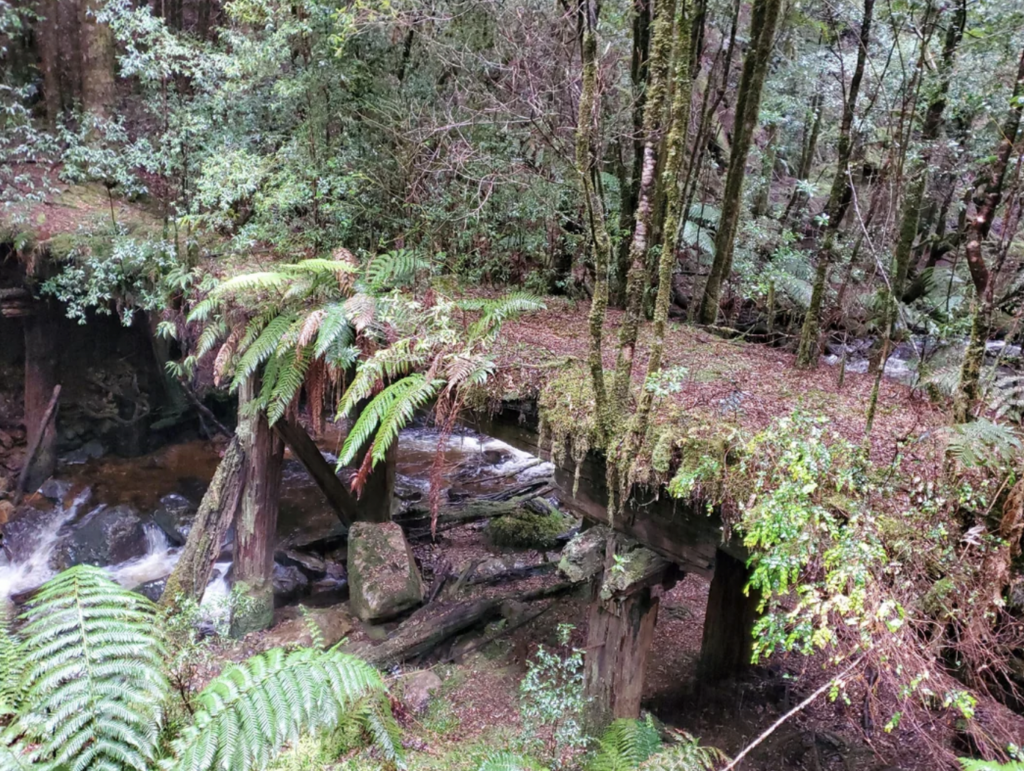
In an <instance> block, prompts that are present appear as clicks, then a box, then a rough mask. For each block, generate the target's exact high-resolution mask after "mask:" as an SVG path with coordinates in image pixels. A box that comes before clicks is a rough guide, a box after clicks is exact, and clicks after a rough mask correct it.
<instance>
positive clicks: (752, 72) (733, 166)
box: [698, 0, 782, 324]
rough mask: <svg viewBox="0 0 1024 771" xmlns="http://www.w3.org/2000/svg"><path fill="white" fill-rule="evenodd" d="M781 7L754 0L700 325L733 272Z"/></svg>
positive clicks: (776, 1) (708, 319) (713, 313)
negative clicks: (751, 154)
mask: <svg viewBox="0 0 1024 771" xmlns="http://www.w3.org/2000/svg"><path fill="white" fill-rule="evenodd" d="M781 7H782V0H755V2H754V8H753V12H752V14H751V19H750V29H751V47H750V50H749V51H748V52H747V55H746V57H745V58H744V60H743V74H742V75H741V77H740V87H739V93H738V94H737V97H736V124H735V127H734V129H733V141H732V150H731V152H730V153H729V170H728V172H727V173H726V177H725V193H724V194H723V197H722V216H721V217H720V219H719V222H718V231H717V232H716V233H715V259H714V262H713V263H712V265H711V271H710V272H709V273H708V280H707V282H706V283H705V285H704V294H703V296H702V297H701V301H700V311H699V313H698V320H699V321H700V323H702V324H714V323H715V321H716V320H717V318H718V303H719V298H720V297H721V294H722V284H723V283H725V280H726V278H728V276H729V273H731V272H732V256H733V246H734V242H735V240H736V229H737V227H738V225H739V218H740V207H741V205H742V199H743V177H744V175H745V174H746V165H747V154H748V153H749V152H750V144H751V141H752V140H753V136H754V129H755V128H756V127H757V118H758V115H759V113H760V112H761V92H762V90H763V88H764V81H765V78H766V77H767V75H768V61H769V59H770V58H771V52H772V48H773V46H774V44H775V28H776V26H777V25H778V20H779V11H780V9H781Z"/></svg>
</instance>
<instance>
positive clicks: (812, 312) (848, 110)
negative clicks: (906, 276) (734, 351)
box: [796, 0, 875, 369]
mask: <svg viewBox="0 0 1024 771" xmlns="http://www.w3.org/2000/svg"><path fill="white" fill-rule="evenodd" d="M874 7H875V0H864V15H863V17H862V19H861V23H860V37H859V39H858V45H857V64H856V65H855V66H854V68H853V76H852V77H851V78H850V89H849V91H848V92H847V96H846V103H845V104H844V105H843V120H842V123H841V124H840V127H839V152H838V155H839V157H838V160H837V163H836V175H835V177H834V178H833V180H832V190H831V191H830V193H829V197H828V205H827V206H826V208H825V214H826V216H827V218H828V219H827V222H826V223H825V233H824V236H823V242H822V247H821V249H820V250H819V251H818V267H817V270H816V272H815V275H814V287H813V289H812V290H811V302H810V305H808V307H807V314H806V315H805V316H804V324H803V328H802V329H801V330H800V347H799V348H798V349H797V354H796V366H797V367H801V368H804V369H808V368H811V367H816V366H818V358H819V356H818V343H819V341H818V332H819V325H820V317H821V303H822V299H823V298H824V296H825V285H826V283H827V281H828V270H829V267H830V266H831V264H832V259H833V251H834V250H835V239H836V234H837V233H838V232H839V224H840V223H841V222H842V221H843V217H844V216H845V215H846V210H847V208H849V205H850V200H851V198H852V196H853V188H852V181H851V180H850V173H849V172H850V155H851V153H852V152H853V118H854V115H855V114H856V110H857V96H858V95H859V93H860V84H861V80H862V79H863V77H864V65H865V63H866V62H867V58H868V42H869V41H870V40H871V19H872V15H873V13H874Z"/></svg>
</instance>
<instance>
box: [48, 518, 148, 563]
mask: <svg viewBox="0 0 1024 771" xmlns="http://www.w3.org/2000/svg"><path fill="white" fill-rule="evenodd" d="M148 548H149V539H148V538H146V529H145V527H144V526H143V524H142V520H141V519H140V518H139V515H138V512H136V511H135V510H134V509H133V508H132V507H131V506H114V507H113V508H101V509H98V510H96V511H94V512H92V513H91V514H90V515H89V516H87V517H86V518H85V519H83V520H81V522H79V523H78V524H76V525H75V526H74V528H73V529H72V530H71V532H69V533H68V534H67V535H65V536H63V537H62V538H61V540H60V543H59V544H58V546H57V548H56V549H55V550H54V555H53V558H52V560H51V564H52V566H53V567H54V568H55V569H56V570H66V569H67V568H70V567H72V566H74V565H82V564H85V565H96V566H98V567H106V566H107V565H120V564H121V563H122V562H127V561H128V560H132V559H136V558H138V557H141V556H143V555H144V554H145V553H146V551H147V550H148Z"/></svg>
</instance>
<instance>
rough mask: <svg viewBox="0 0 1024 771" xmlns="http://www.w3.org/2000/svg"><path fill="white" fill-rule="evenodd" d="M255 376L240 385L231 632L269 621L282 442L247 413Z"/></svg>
mask: <svg viewBox="0 0 1024 771" xmlns="http://www.w3.org/2000/svg"><path fill="white" fill-rule="evenodd" d="M255 396H256V382H255V378H254V377H251V378H249V379H247V380H246V381H245V382H244V383H243V384H242V386H241V387H240V388H239V398H238V431H237V437H238V441H239V443H240V445H241V447H242V449H243V451H244V453H245V465H246V471H245V486H244V488H243V490H242V497H241V504H240V506H239V507H238V513H237V515H236V517H235V549H234V569H233V575H234V588H235V590H236V591H238V592H239V593H240V595H241V598H242V599H241V601H240V602H239V603H238V605H237V607H235V608H233V609H232V618H231V634H232V635H233V636H235V637H242V636H244V635H246V634H248V633H249V632H254V631H256V630H259V629H267V628H269V627H270V625H271V623H273V620H274V583H273V577H274V546H275V542H276V540H275V538H276V534H277V513H278V508H279V504H280V491H281V462H282V460H283V458H284V443H283V442H282V441H281V437H280V436H279V435H278V434H277V432H275V431H274V430H273V429H271V427H270V424H269V423H268V422H267V416H266V415H265V414H264V413H262V412H259V413H256V414H248V412H249V410H248V409H247V407H248V405H249V404H250V402H251V401H252V400H253V399H254V398H255Z"/></svg>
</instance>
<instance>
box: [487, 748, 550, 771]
mask: <svg viewBox="0 0 1024 771" xmlns="http://www.w3.org/2000/svg"><path fill="white" fill-rule="evenodd" d="M476 771H544V769H543V767H542V766H541V765H540V764H539V763H537V761H535V760H533V759H532V758H528V757H525V756H523V755H516V754H514V753H512V752H493V753H491V754H490V755H488V756H487V757H486V758H485V759H484V762H483V763H481V764H480V765H479V766H477V770H476Z"/></svg>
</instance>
